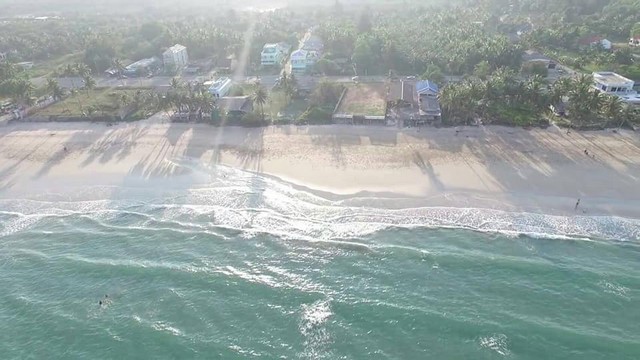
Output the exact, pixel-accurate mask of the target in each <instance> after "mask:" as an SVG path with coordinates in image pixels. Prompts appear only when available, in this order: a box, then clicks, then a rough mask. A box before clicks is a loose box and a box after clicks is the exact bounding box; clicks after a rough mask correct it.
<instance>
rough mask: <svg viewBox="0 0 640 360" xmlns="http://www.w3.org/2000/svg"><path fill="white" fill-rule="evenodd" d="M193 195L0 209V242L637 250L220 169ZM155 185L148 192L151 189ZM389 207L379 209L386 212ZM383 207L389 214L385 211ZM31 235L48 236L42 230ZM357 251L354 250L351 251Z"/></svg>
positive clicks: (477, 214) (99, 192)
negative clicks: (491, 237)
mask: <svg viewBox="0 0 640 360" xmlns="http://www.w3.org/2000/svg"><path fill="white" fill-rule="evenodd" d="M200 172H201V174H203V173H204V174H207V179H205V180H206V181H203V182H202V183H200V184H198V185H195V186H194V185H193V184H189V186H184V184H181V183H178V185H176V182H175V181H168V180H142V179H131V180H130V181H125V182H124V183H123V184H122V185H121V186H88V187H83V188H73V189H69V191H66V192H65V191H63V192H60V193H56V194H39V195H35V196H34V195H31V196H28V197H25V198H21V199H6V198H5V199H0V236H7V235H10V234H13V233H16V232H20V231H36V230H37V229H38V224H40V223H41V222H43V221H47V220H50V219H52V218H54V219H58V220H60V221H59V222H58V223H60V222H62V223H64V221H65V218H67V217H76V216H80V217H82V218H83V220H85V221H86V222H87V223H88V224H87V227H92V228H97V229H98V231H99V229H101V228H103V229H105V230H107V229H108V230H111V231H113V230H115V231H117V230H119V229H122V230H125V229H131V228H136V229H140V230H147V231H155V230H169V231H175V232H180V233H184V234H190V233H194V234H195V233H203V232H205V233H206V232H211V233H213V234H216V235H219V236H223V237H224V236H225V235H224V234H225V233H228V232H233V233H236V232H237V233H239V234H241V235H242V236H248V237H250V236H252V235H255V234H260V233H267V234H271V235H274V236H278V237H281V238H284V239H294V240H305V241H310V242H314V241H340V242H341V243H343V244H344V243H345V242H348V240H349V239H358V238H362V237H365V236H367V235H370V234H372V233H375V232H378V231H381V230H384V229H388V228H394V227H399V228H416V227H422V228H454V229H457V228H462V229H468V230H473V231H480V232H488V233H502V234H507V235H510V236H518V235H527V236H532V237H543V238H558V239H606V240H621V241H637V240H638V239H640V221H638V220H633V219H626V218H621V217H614V216H570V217H568V216H557V215H547V214H539V213H518V212H507V211H501V210H493V209H476V208H451V207H409V208H403V207H402V206H401V202H402V201H403V199H394V198H384V197H371V196H369V197H351V198H341V199H330V198H328V197H325V196H321V195H319V194H314V193H313V192H310V191H306V190H301V189H299V188H297V187H296V186H294V185H292V184H289V183H286V182H284V181H280V180H278V179H274V178H271V177H268V176H261V175H258V174H255V173H250V172H245V171H241V170H237V169H232V168H227V167H222V166H219V167H216V169H215V173H214V171H213V170H206V171H205V170H200ZM156 182H157V183H156ZM391 203H392V204H393V206H388V205H389V204H391ZM389 207H392V208H389ZM39 231H52V232H55V231H56V226H50V227H47V228H46V229H44V230H43V229H40V230H39ZM359 245H361V244H358V243H354V246H359Z"/></svg>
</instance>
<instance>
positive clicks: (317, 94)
mask: <svg viewBox="0 0 640 360" xmlns="http://www.w3.org/2000/svg"><path fill="white" fill-rule="evenodd" d="M343 91H344V85H342V84H337V83H332V82H328V81H321V82H320V83H319V84H318V86H316V88H315V90H314V91H313V93H312V94H311V99H310V104H311V106H317V107H330V108H333V107H335V106H336V104H337V103H338V101H339V100H340V96H342V92H343Z"/></svg>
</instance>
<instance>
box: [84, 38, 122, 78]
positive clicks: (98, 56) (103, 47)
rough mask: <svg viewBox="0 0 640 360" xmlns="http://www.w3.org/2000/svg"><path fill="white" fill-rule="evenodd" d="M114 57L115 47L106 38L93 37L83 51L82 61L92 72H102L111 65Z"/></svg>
mask: <svg viewBox="0 0 640 360" xmlns="http://www.w3.org/2000/svg"><path fill="white" fill-rule="evenodd" d="M115 57H116V49H115V47H114V46H113V44H112V43H110V41H109V40H107V39H106V38H99V39H94V40H93V41H92V42H90V43H89V44H88V45H87V47H86V50H85V52H84V60H83V61H84V63H85V64H86V65H88V66H89V67H90V68H91V69H92V70H93V71H94V72H96V73H98V72H103V71H105V70H107V69H108V68H110V67H111V65H112V64H113V60H114V58H115Z"/></svg>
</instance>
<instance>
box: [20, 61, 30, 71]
mask: <svg viewBox="0 0 640 360" xmlns="http://www.w3.org/2000/svg"><path fill="white" fill-rule="evenodd" d="M16 65H17V66H20V67H21V68H22V69H23V70H29V69H31V68H33V62H32V61H23V62H19V63H16Z"/></svg>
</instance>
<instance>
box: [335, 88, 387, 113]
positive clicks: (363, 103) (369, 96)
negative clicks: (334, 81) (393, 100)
mask: <svg viewBox="0 0 640 360" xmlns="http://www.w3.org/2000/svg"><path fill="white" fill-rule="evenodd" d="M386 99H387V85H386V84H384V83H374V84H356V85H354V86H351V87H349V88H347V93H346V94H345V95H344V97H343V98H342V101H341V102H340V104H339V105H338V109H337V111H336V113H338V114H345V115H363V116H384V115H385V113H386V109H387V100H386Z"/></svg>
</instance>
